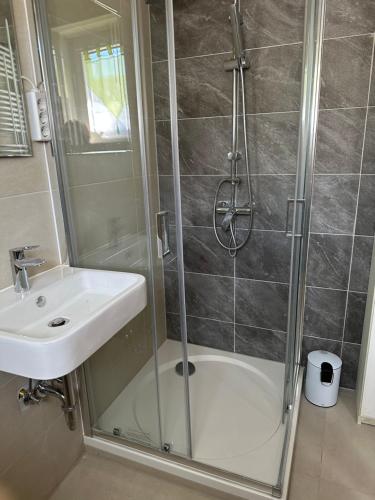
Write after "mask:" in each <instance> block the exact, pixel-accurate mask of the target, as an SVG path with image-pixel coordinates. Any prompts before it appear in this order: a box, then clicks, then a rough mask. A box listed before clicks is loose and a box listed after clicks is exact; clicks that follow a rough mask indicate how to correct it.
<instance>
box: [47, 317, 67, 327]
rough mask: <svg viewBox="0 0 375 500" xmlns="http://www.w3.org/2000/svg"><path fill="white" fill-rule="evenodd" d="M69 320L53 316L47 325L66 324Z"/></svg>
mask: <svg viewBox="0 0 375 500" xmlns="http://www.w3.org/2000/svg"><path fill="white" fill-rule="evenodd" d="M69 321H70V320H69V319H68V318H55V319H53V320H52V321H50V322H49V323H48V326H49V327H51V328H57V327H59V326H64V325H67V324H68V323H69Z"/></svg>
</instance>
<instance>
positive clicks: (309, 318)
mask: <svg viewBox="0 0 375 500" xmlns="http://www.w3.org/2000/svg"><path fill="white" fill-rule="evenodd" d="M345 307H346V292H344V291H338V290H329V289H324V288H311V287H308V288H307V289H306V305H305V321H304V334H305V335H310V336H312V337H321V338H325V339H332V340H342V336H343V327H344V318H345Z"/></svg>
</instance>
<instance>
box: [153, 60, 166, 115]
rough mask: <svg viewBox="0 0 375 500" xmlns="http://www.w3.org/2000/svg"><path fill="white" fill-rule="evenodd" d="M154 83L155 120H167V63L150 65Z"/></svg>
mask: <svg viewBox="0 0 375 500" xmlns="http://www.w3.org/2000/svg"><path fill="white" fill-rule="evenodd" d="M152 75H153V83H154V106H155V118H156V119H157V120H168V119H169V115H170V113H169V79H168V62H157V63H153V65H152Z"/></svg>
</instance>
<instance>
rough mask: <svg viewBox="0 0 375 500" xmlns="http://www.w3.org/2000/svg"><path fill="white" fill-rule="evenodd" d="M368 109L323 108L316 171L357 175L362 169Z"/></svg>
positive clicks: (317, 145) (319, 126)
mask: <svg viewBox="0 0 375 500" xmlns="http://www.w3.org/2000/svg"><path fill="white" fill-rule="evenodd" d="M365 117H366V110H365V109H339V110H322V111H321V112H320V114H319V125H318V134H317V140H316V142H317V144H316V160H315V172H316V173H319V174H357V173H359V172H360V169H361V157H362V145H363V133H364V128H365Z"/></svg>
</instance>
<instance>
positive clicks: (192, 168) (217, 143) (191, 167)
mask: <svg viewBox="0 0 375 500" xmlns="http://www.w3.org/2000/svg"><path fill="white" fill-rule="evenodd" d="M178 128H179V147H180V169H181V173H182V174H183V175H189V174H190V175H191V174H195V175H228V174H229V171H230V163H229V161H228V158H227V157H228V153H229V151H230V150H231V138H232V119H231V118H230V117H215V118H201V119H194V120H179V123H178Z"/></svg>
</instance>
